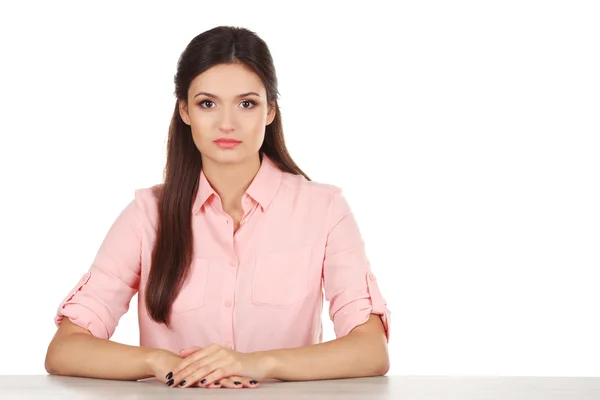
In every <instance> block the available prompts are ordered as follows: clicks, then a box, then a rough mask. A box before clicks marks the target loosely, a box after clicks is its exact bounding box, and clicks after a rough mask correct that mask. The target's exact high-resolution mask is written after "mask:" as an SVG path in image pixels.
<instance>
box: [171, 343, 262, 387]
mask: <svg viewBox="0 0 600 400" xmlns="http://www.w3.org/2000/svg"><path fill="white" fill-rule="evenodd" d="M200 350H202V348H201V347H198V346H192V347H188V348H187V349H183V350H181V352H180V353H179V355H180V356H181V357H183V358H186V357H189V356H190V355H192V354H194V353H196V352H198V351H200ZM218 382H219V385H215V384H214V383H213V384H212V385H210V387H211V388H212V387H214V388H219V387H223V388H229V389H241V388H256V387H258V386H260V383H259V382H258V381H256V380H254V379H252V378H247V377H245V378H243V377H241V376H229V377H227V378H223V379H219V381H218ZM250 382H252V383H250Z"/></svg>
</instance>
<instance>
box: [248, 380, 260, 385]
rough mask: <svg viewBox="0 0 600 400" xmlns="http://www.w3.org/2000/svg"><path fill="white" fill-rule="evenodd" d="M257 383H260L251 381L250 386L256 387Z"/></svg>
mask: <svg viewBox="0 0 600 400" xmlns="http://www.w3.org/2000/svg"><path fill="white" fill-rule="evenodd" d="M257 383H258V382H256V381H250V384H251V385H256V384H257Z"/></svg>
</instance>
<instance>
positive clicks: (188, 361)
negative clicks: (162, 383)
mask: <svg viewBox="0 0 600 400" xmlns="http://www.w3.org/2000/svg"><path fill="white" fill-rule="evenodd" d="M219 348H220V346H216V347H213V346H209V347H207V348H205V349H202V350H200V351H197V352H195V353H194V354H192V355H190V356H188V357H186V358H184V359H183V360H181V362H180V363H179V364H177V366H176V367H175V368H173V371H171V372H173V375H177V374H178V373H179V372H180V371H183V370H184V369H186V368H188V367H189V366H190V365H192V364H194V363H195V362H197V361H199V360H201V359H203V358H205V357H207V356H209V355H211V354H213V353H215V352H216V351H218V350H219Z"/></svg>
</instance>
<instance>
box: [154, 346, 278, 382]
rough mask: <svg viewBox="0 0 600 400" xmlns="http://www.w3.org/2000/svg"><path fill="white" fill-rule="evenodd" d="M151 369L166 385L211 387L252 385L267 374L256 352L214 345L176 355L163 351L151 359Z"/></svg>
mask: <svg viewBox="0 0 600 400" xmlns="http://www.w3.org/2000/svg"><path fill="white" fill-rule="evenodd" d="M152 370H153V372H154V375H155V376H156V377H157V378H158V379H160V380H161V381H163V382H165V384H166V385H167V386H169V387H178V388H187V387H204V388H211V389H216V388H221V387H224V388H232V389H237V388H256V387H258V386H260V383H259V382H260V381H261V380H264V379H266V378H267V373H268V372H267V365H266V362H265V360H264V359H263V358H262V357H260V356H259V355H258V354H257V353H240V352H238V351H235V350H232V349H228V348H225V347H222V346H220V345H218V344H212V345H210V346H208V347H206V348H200V347H196V346H194V347H190V348H187V349H183V350H181V353H180V354H179V356H177V355H176V354H175V353H172V352H170V351H169V352H164V351H163V352H162V353H161V355H160V356H158V357H155V358H154V359H153V363H152Z"/></svg>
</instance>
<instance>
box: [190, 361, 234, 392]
mask: <svg viewBox="0 0 600 400" xmlns="http://www.w3.org/2000/svg"><path fill="white" fill-rule="evenodd" d="M217 362H220V364H217ZM236 373H239V372H238V371H235V370H233V366H232V365H231V364H229V363H227V362H223V360H218V361H216V362H214V363H211V364H210V365H207V366H206V367H203V368H200V369H199V370H197V371H196V372H194V373H193V374H191V375H190V376H188V377H186V378H185V380H186V381H187V382H189V384H194V383H196V382H200V385H202V386H203V387H210V386H212V384H213V383H215V382H219V383H220V380H221V379H223V378H228V377H230V376H232V375H234V374H236ZM187 385H188V384H187V383H186V386H187Z"/></svg>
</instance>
